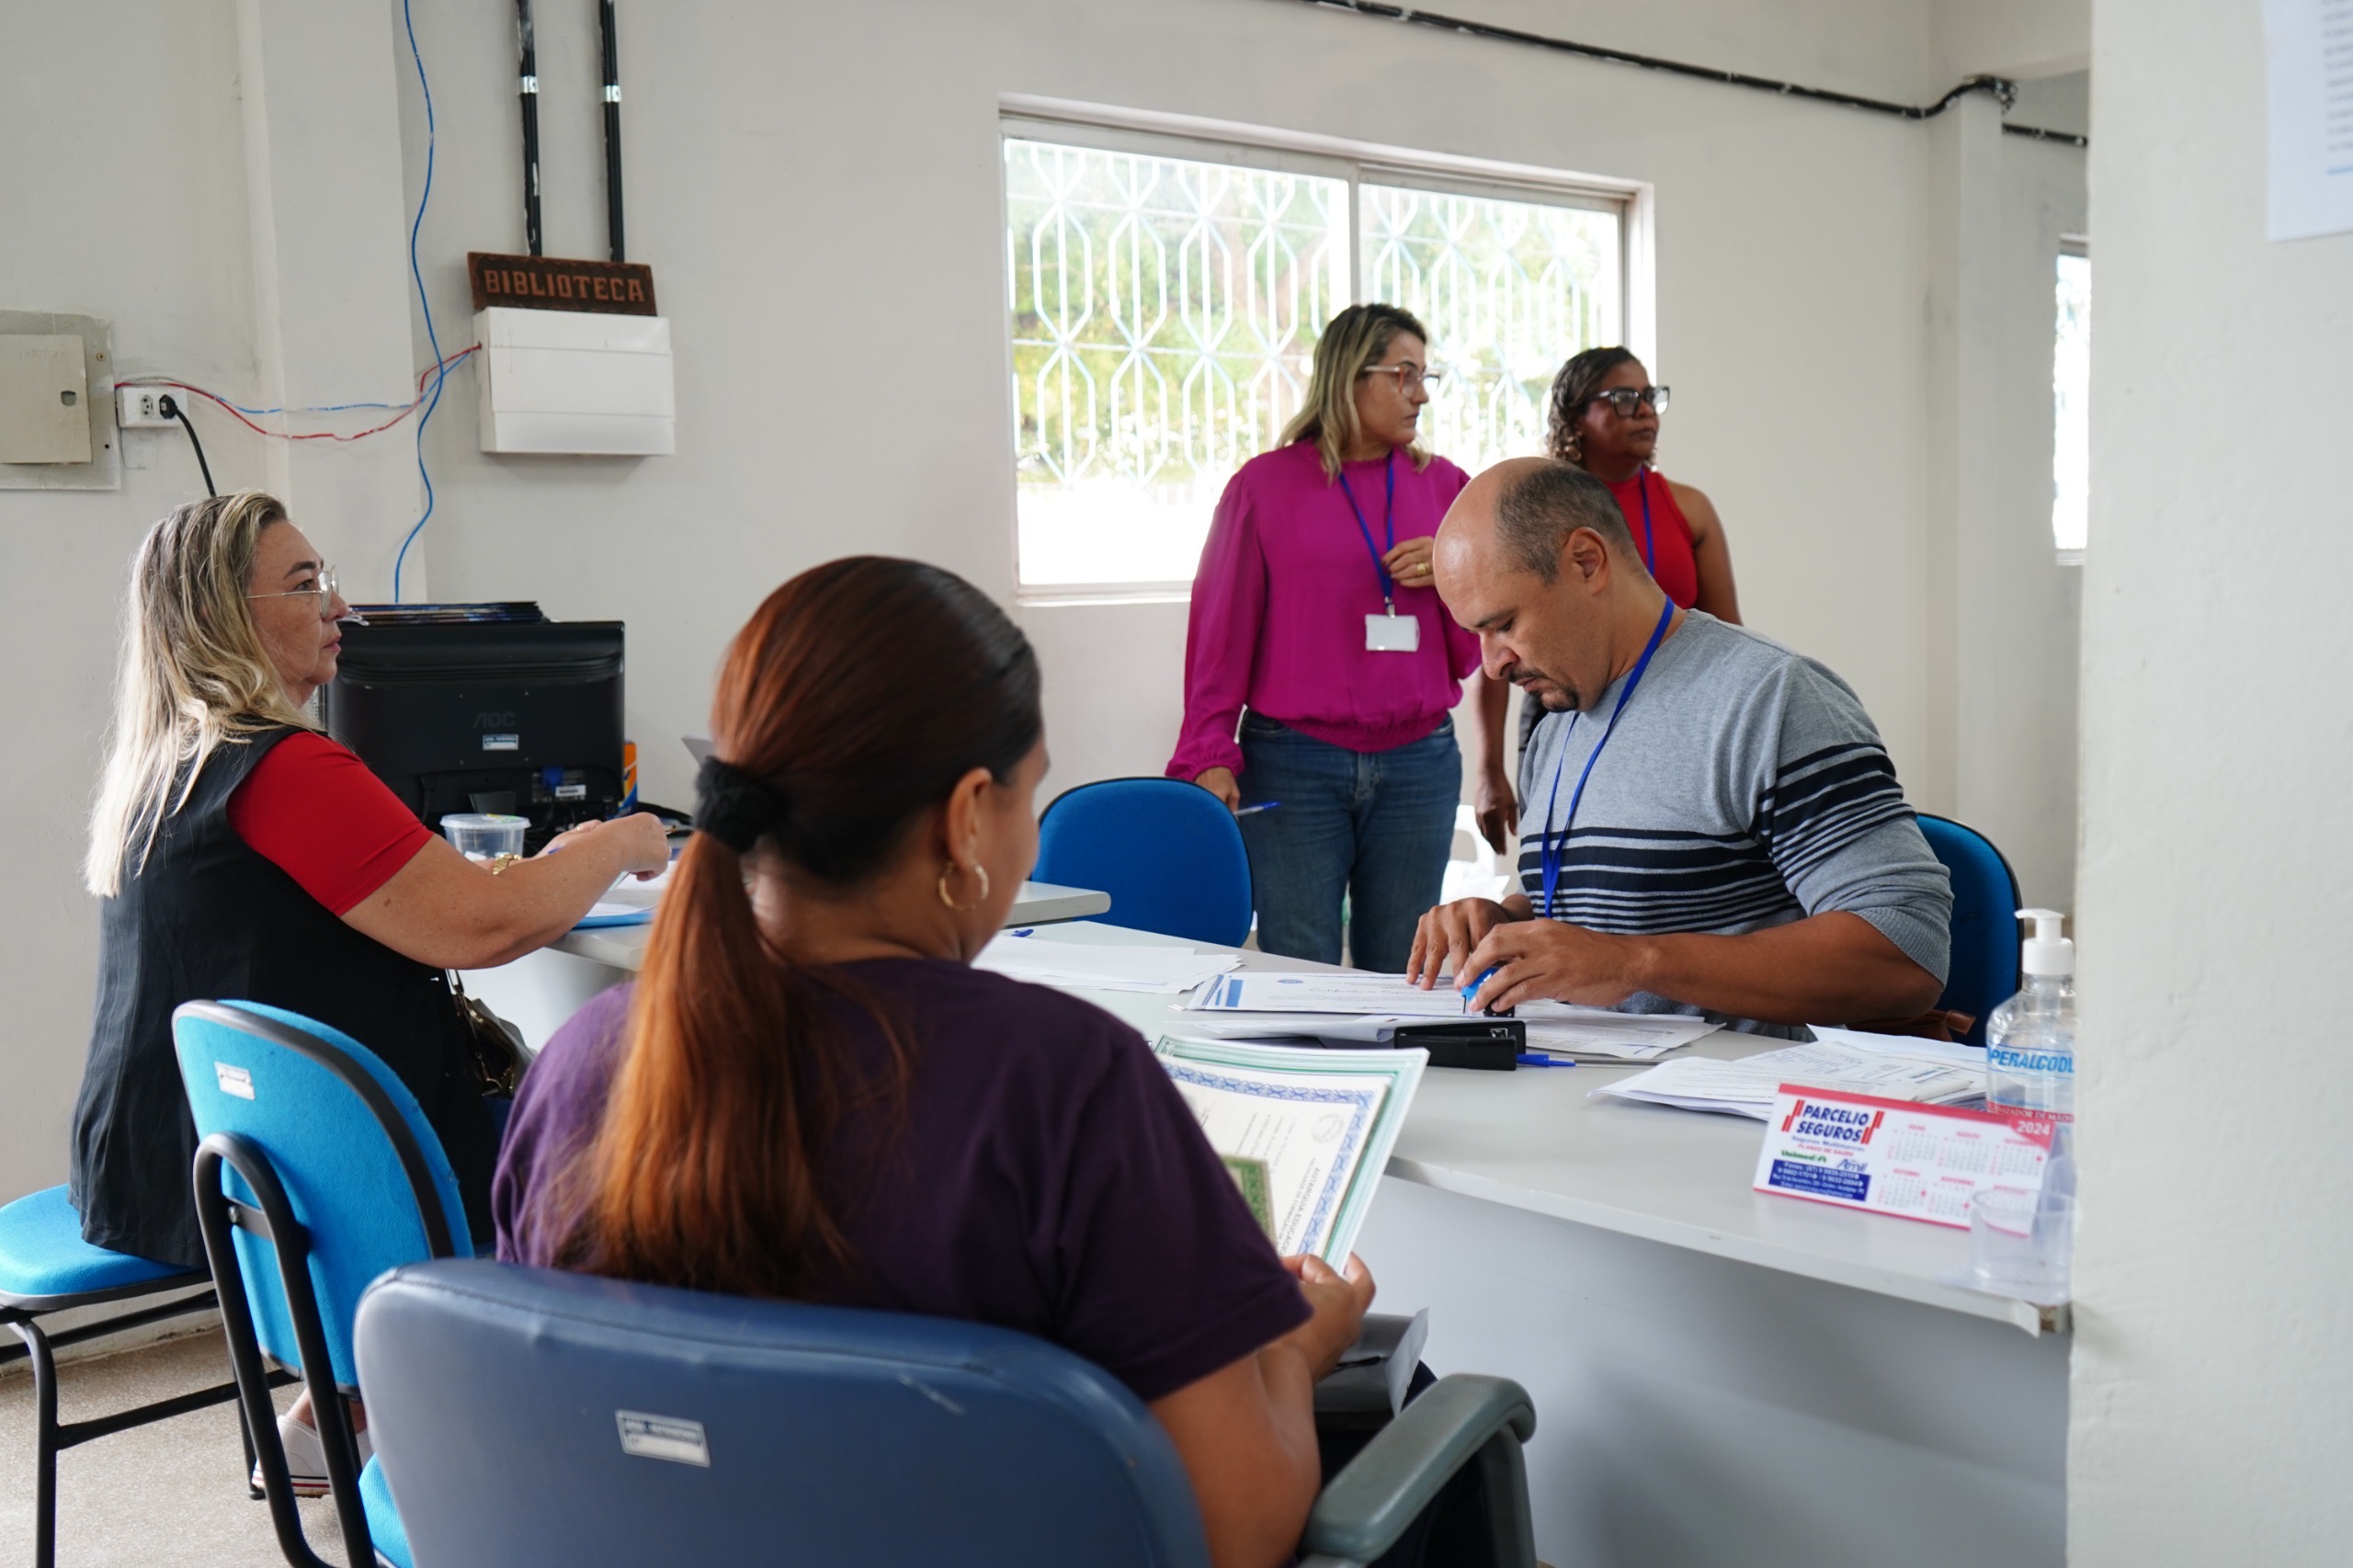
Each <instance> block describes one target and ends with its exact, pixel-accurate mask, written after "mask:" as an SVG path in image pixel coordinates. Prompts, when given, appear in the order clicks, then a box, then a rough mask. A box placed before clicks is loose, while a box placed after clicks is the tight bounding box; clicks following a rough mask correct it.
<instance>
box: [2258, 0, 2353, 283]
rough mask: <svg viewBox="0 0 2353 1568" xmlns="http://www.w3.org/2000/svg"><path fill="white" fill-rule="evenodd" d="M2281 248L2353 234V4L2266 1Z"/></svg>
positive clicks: (2274, 207) (2346, 0)
mask: <svg viewBox="0 0 2353 1568" xmlns="http://www.w3.org/2000/svg"><path fill="white" fill-rule="evenodd" d="M2263 51H2264V57H2265V65H2266V75H2267V77H2268V97H2269V100H2270V132H2271V134H2270V143H2271V146H2270V183H2269V196H2270V199H2269V201H2268V204H2267V210H2268V223H2267V228H2268V233H2269V235H2270V237H2271V238H2272V239H2275V240H2301V239H2305V238H2309V237H2310V236H2312V235H2314V234H2334V233H2344V232H2345V231H2347V230H2353V0H2264V3H2263Z"/></svg>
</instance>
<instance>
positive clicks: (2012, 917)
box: [1920, 812, 2019, 1045]
mask: <svg viewBox="0 0 2353 1568" xmlns="http://www.w3.org/2000/svg"><path fill="white" fill-rule="evenodd" d="M1920 831H1921V833H1923V834H1924V835H1927V840H1928V847H1929V848H1930V849H1932V850H1934V851H1935V852H1936V857H1937V858H1938V859H1939V860H1941V861H1943V862H1944V863H1945V869H1947V870H1948V871H1950V872H1951V873H1952V960H1951V961H1952V967H1951V969H1950V971H1949V972H1948V974H1947V976H1946V979H1945V994H1943V995H1942V996H1941V997H1939V998H1938V1000H1937V1006H1939V1007H1951V1008H1955V1009H1957V1010H1959V1011H1961V1012H1963V1013H1969V1014H1972V1015H1974V1016H1975V1017H1976V1019H1977V1022H1976V1023H1975V1024H1973V1025H1972V1026H1971V1027H1970V1030H1969V1043H1970V1044H1972V1045H1984V1043H1985V1019H1986V1016H1987V1015H1988V1014H1990V1013H1992V1012H1993V1010H1994V1009H1995V1007H1998V1006H2001V1005H2002V1004H2003V1003H2004V1002H2006V1001H2007V1000H2008V999H2009V998H2010V997H2012V996H2014V995H2016V994H2018V903H2019V898H2018V877H2017V875H2016V873H2014V872H2012V871H2011V869H2010V863H2009V861H2007V860H2006V859H2004V858H2002V852H2001V851H2000V850H1998V849H1996V848H1995V847H1994V844H1993V841H1992V840H1991V839H1989V838H1987V837H1986V836H1985V835H1984V834H1982V833H1980V832H1978V831H1977V830H1976V829H1975V828H1973V827H1963V826H1962V825H1961V824H1959V823H1957V822H1953V821H1951V820H1950V819H1949V818H1946V817H1933V816H1930V815H1928V814H1927V812H1921V813H1920Z"/></svg>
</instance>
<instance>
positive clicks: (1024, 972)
mask: <svg viewBox="0 0 2353 1568" xmlns="http://www.w3.org/2000/svg"><path fill="white" fill-rule="evenodd" d="M1237 961H1238V960H1236V959H1235V958H1234V957H1233V954H1231V953H1196V952H1193V951H1191V950H1189V949H1185V948H1143V947H1111V946H1108V945H1106V944H1101V943H1096V942H1057V941H1054V940H1053V939H1051V937H1033V936H1031V935H1030V934H1029V932H1027V931H1005V932H1000V933H999V934H998V935H997V936H996V937H995V939H994V940H992V941H991V942H990V943H989V945H988V946H987V947H985V948H983V949H981V952H980V956H979V957H978V958H976V959H974V960H972V967H973V968H974V969H987V970H995V971H996V972H997V973H999V974H1003V975H1010V976H1011V977H1012V978H1013V979H1015V980H1027V981H1031V982H1034V983H1037V984H1040V985H1063V986H1071V987H1075V988H1077V989H1080V990H1090V991H1145V992H1160V993H1165V994H1169V995H1177V994H1182V993H1184V992H1187V991H1191V990H1193V989H1194V988H1195V987H1197V986H1199V985H1200V984H1201V983H1203V982H1205V981H1208V980H1210V979H1211V977H1213V976H1216V975H1221V974H1223V973H1224V972H1225V971H1228V970H1230V969H1232V968H1233V966H1234V964H1235V963H1236V962H1237Z"/></svg>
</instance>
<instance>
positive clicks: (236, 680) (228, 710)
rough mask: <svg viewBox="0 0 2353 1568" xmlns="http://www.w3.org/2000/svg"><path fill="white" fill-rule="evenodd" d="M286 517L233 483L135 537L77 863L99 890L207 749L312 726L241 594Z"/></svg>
mask: <svg viewBox="0 0 2353 1568" xmlns="http://www.w3.org/2000/svg"><path fill="white" fill-rule="evenodd" d="M285 520H286V508H285V507H284V506H280V505H279V504H278V501H277V500H276V498H274V497H272V496H269V495H265V494H262V493H261V492H260V491H258V490H240V491H237V492H236V493H235V494H229V495H216V496H213V497H211V498H210V499H209V500H204V501H194V502H190V503H189V504H188V505H187V506H181V507H178V508H176V509H175V510H174V511H173V512H172V514H171V516H169V517H165V519H164V520H163V521H162V522H159V523H157V524H156V525H155V526H154V527H153V528H149V529H148V530H147V537H146V538H145V539H144V540H141V541H140V545H139V554H138V557H137V559H136V560H134V561H133V562H132V563H131V598H130V605H129V614H128V616H127V618H126V622H125V625H124V627H123V634H122V656H121V661H120V663H119V665H117V667H116V670H115V697H114V722H113V724H112V726H111V728H110V729H109V731H108V736H107V761H106V769H105V772H104V773H103V774H102V775H101V776H100V781H99V785H98V800H97V806H96V807H94V808H93V809H92V811H91V812H90V852H89V857H88V858H87V859H86V860H85V861H84V862H83V867H82V878H83V881H85V883H86V884H88V886H89V889H90V891H91V892H94V893H97V895H98V896H99V897H101V898H111V897H113V896H114V895H115V894H117V893H118V892H121V891H122V881H123V875H124V871H125V869H126V868H128V869H130V872H131V875H134V876H135V875H137V874H138V872H139V871H140V870H142V869H145V867H146V864H147V856H148V854H149V852H150V851H151V850H152V849H153V847H154V844H155V835H156V834H157V833H158V832H159V831H161V830H162V827H163V824H164V819H165V817H167V816H169V815H170V814H171V813H172V812H176V811H177V810H179V808H180V807H181V806H182V805H183V804H185V803H186V802H187V800H188V791H189V790H192V789H194V788H195V787H196V780H197V776H198V775H199V773H201V772H202V771H203V768H204V764H205V760H206V759H207V758H209V757H210V756H211V755H212V754H213V752H215V751H216V750H218V749H219V748H220V747H222V746H223V745H242V744H244V741H245V737H247V736H248V735H251V734H254V733H256V732H258V731H261V730H266V729H269V728H273V727H275V726H277V725H280V724H299V725H302V726H304V727H309V725H310V720H309V719H308V718H306V717H305V716H304V715H303V714H302V712H301V710H299V709H297V708H296V707H295V706H294V704H293V703H292V702H290V701H289V700H288V699H287V696H286V687H285V686H284V684H283V683H281V682H280V681H279V679H278V670H277V667H276V666H275V665H272V664H271V663H270V658H269V653H268V651H267V649H266V648H264V647H263V646H262V641H261V631H260V629H259V628H258V627H256V625H255V624H254V614H253V607H252V606H251V605H250V604H248V603H247V602H246V599H245V595H246V593H247V591H248V589H247V584H248V582H249V581H250V580H251V578H252V576H253V569H254V556H255V553H256V550H257V549H258V547H259V541H260V539H261V533H262V530H263V529H264V528H267V527H268V526H269V525H270V524H272V523H278V522H284V521H285ZM175 784H177V785H178V788H179V793H178V797H177V798H176V799H174V798H172V790H173V786H174V785H175ZM134 846H135V849H136V855H137V858H136V862H135V863H134V862H133V859H132V855H133V850H134Z"/></svg>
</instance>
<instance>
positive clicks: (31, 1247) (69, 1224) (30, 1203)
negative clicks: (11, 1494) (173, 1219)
mask: <svg viewBox="0 0 2353 1568" xmlns="http://www.w3.org/2000/svg"><path fill="white" fill-rule="evenodd" d="M210 1283H211V1277H210V1275H208V1274H206V1273H205V1272H204V1271H203V1270H202V1269H200V1268H199V1269H188V1268H181V1267H176V1265H173V1264H168V1263H156V1262H153V1261H152V1260H150V1259H147V1258H143V1257H133V1256H131V1255H130V1254H129V1253H120V1252H108V1250H107V1249H106V1248H104V1247H98V1246H92V1245H91V1244H89V1243H87V1242H85V1241H84V1240H83V1239H82V1217H81V1216H80V1215H79V1214H77V1213H75V1212H74V1205H73V1203H72V1202H71V1201H70V1200H69V1199H67V1197H66V1191H65V1188H63V1187H48V1188H46V1189H44V1190H42V1191H40V1192H35V1193H31V1194H28V1196H26V1197H23V1198H19V1199H17V1200H16V1201H15V1202H13V1203H10V1204H8V1205H7V1206H6V1207H5V1208H0V1324H6V1325H7V1327H8V1328H9V1329H10V1330H11V1331H13V1332H14V1333H15V1335H16V1336H17V1338H18V1339H20V1340H22V1341H23V1342H24V1343H23V1344H22V1345H20V1346H19V1345H11V1346H7V1347H6V1349H5V1350H0V1366H6V1364H7V1363H8V1362H10V1361H13V1360H15V1359H17V1358H18V1357H20V1356H21V1357H26V1358H29V1359H30V1360H31V1362H32V1368H33V1411H34V1428H33V1430H34V1437H33V1565H34V1568H51V1564H52V1563H53V1562H56V1561H57V1456H58V1455H59V1454H61V1453H63V1452H64V1451H65V1450H66V1449H72V1448H78V1447H79V1446H81V1445H82V1444H84V1443H87V1442H92V1441H95V1440H96V1439H97V1438H99V1437H109V1436H111V1435H112V1434H114V1433H117V1432H124V1431H128V1430H130V1429H131V1427H133V1426H146V1425H148V1424H149V1423H150V1422H154V1421H167V1420H169V1419H171V1418H172V1417H173V1416H175V1415H187V1414H188V1412H189V1411H191V1410H203V1409H206V1408H208V1407H210V1406H211V1405H215V1404H226V1403H229V1401H231V1400H233V1399H234V1398H236V1397H237V1385H236V1384H235V1383H233V1382H229V1383H222V1384H220V1385H218V1386H216V1387H213V1388H209V1389H199V1390H197V1391H195V1392H192V1393H184V1394H179V1395H176V1396H175V1397H173V1398H171V1399H165V1400H158V1401H156V1402H154V1403H152V1404H142V1405H139V1406H137V1407H135V1408H133V1409H131V1410H124V1411H118V1412H117V1413H115V1414H114V1415H105V1416H100V1417H97V1418H96V1419H94V1420H88V1421H66V1422H61V1421H59V1420H58V1419H57V1358H56V1355H55V1352H56V1351H57V1350H59V1349H61V1348H63V1347H64V1346H69V1345H78V1344H80V1343H81V1342H82V1341H84V1340H87V1339H97V1338H99V1337H101V1336H102V1335H109V1334H120V1333H122V1332H123V1331H124V1330H125V1329H131V1328H141V1327H144V1326H145V1325H146V1324H153V1323H164V1322H166V1321H168V1320H170V1319H172V1318H176V1317H188V1316H190V1315H192V1314H194V1313H197V1312H210V1311H211V1310H212V1307H213V1297H212V1292H211V1291H210V1290H204V1291H201V1292H200V1293H199V1294H196V1295H193V1296H185V1297H182V1298H181V1299H180V1300H177V1301H165V1302H161V1303H159V1304H157V1305H155V1306H152V1307H146V1308H142V1309H141V1310H140V1311H137V1312H125V1313H122V1314H120V1315H119V1316H115V1317H109V1318H107V1319H105V1320H103V1321H101V1322H98V1323H93V1324H84V1325H83V1326H81V1327H79V1328H72V1329H67V1330H65V1331H64V1332H63V1333H60V1334H50V1333H48V1332H47V1331H46V1330H44V1329H43V1328H42V1327H41V1324H40V1320H41V1319H42V1318H44V1317H47V1316H48V1315H49V1314H50V1313H51V1312H65V1311H67V1310H69V1309H71V1308H74V1307H95V1306H98V1305H101V1304H103V1303H107V1302H113V1301H132V1300H135V1299H137V1298H139V1297H141V1296H160V1295H164V1294H166V1293H169V1292H174V1291H181V1290H191V1289H193V1288H195V1287H198V1286H202V1285H209V1284H210ZM245 1465H246V1468H247V1469H248V1470H250V1469H251V1468H252V1465H253V1456H252V1455H251V1454H250V1453H248V1454H247V1455H246V1456H245Z"/></svg>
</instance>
